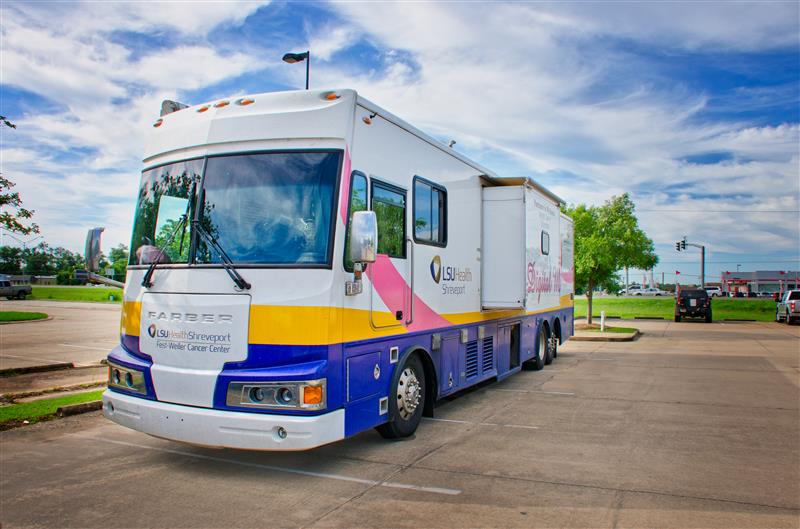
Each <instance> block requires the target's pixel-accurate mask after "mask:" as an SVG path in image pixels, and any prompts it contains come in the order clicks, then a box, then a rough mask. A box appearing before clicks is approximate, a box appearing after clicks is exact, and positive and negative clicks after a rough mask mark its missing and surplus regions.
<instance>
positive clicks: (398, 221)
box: [372, 180, 406, 259]
mask: <svg viewBox="0 0 800 529" xmlns="http://www.w3.org/2000/svg"><path fill="white" fill-rule="evenodd" d="M372 211H374V212H375V216H376V217H377V218H378V253H382V254H386V255H388V256H389V257H399V258H401V259H405V257H406V243H405V241H406V192H405V191H403V190H402V189H399V188H396V187H394V186H390V185H389V184H383V183H381V182H376V181H375V180H373V181H372Z"/></svg>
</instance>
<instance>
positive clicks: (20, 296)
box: [17, 292, 25, 300]
mask: <svg viewBox="0 0 800 529" xmlns="http://www.w3.org/2000/svg"><path fill="white" fill-rule="evenodd" d="M17 299H20V300H24V299H25V292H20V293H19V294H17Z"/></svg>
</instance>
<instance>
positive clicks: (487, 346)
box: [481, 336, 494, 373]
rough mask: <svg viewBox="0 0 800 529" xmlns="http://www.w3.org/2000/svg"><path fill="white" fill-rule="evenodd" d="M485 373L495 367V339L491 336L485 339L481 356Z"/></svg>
mask: <svg viewBox="0 0 800 529" xmlns="http://www.w3.org/2000/svg"><path fill="white" fill-rule="evenodd" d="M481 367H482V368H483V373H488V372H489V371H491V370H492V369H494V340H493V339H492V337H491V336H489V337H487V338H484V339H483V357H482V358H481Z"/></svg>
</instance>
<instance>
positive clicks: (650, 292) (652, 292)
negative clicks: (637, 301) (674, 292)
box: [636, 287, 670, 296]
mask: <svg viewBox="0 0 800 529" xmlns="http://www.w3.org/2000/svg"><path fill="white" fill-rule="evenodd" d="M636 295H637V296H669V295H670V293H669V292H667V291H666V290H661V289H660V288H655V287H648V288H645V289H642V290H641V291H640V292H639V293H637V294H636Z"/></svg>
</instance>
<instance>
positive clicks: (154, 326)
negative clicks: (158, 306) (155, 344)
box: [147, 323, 156, 338]
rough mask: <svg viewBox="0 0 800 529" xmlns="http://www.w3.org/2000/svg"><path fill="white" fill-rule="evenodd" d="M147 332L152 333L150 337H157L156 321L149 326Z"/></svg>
mask: <svg viewBox="0 0 800 529" xmlns="http://www.w3.org/2000/svg"><path fill="white" fill-rule="evenodd" d="M147 334H149V335H150V338H155V337H156V324H155V323H151V324H150V327H148V328H147Z"/></svg>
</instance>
